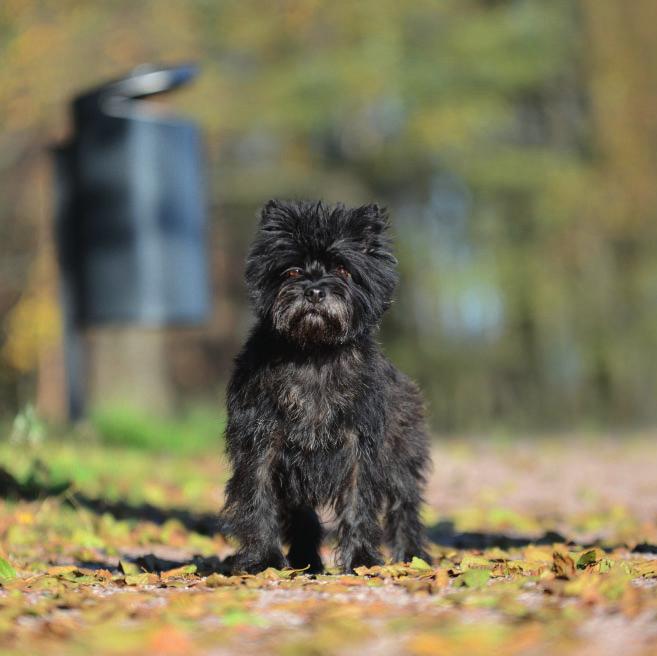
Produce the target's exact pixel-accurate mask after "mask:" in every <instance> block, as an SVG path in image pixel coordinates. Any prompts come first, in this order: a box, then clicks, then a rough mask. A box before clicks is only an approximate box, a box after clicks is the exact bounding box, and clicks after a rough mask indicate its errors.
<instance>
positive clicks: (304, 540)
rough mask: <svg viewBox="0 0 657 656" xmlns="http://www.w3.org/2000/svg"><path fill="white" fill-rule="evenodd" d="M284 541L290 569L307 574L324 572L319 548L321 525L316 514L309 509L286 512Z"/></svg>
mask: <svg viewBox="0 0 657 656" xmlns="http://www.w3.org/2000/svg"><path fill="white" fill-rule="evenodd" d="M284 540H285V542H287V543H288V544H289V545H290V551H289V552H288V554H287V559H288V562H289V563H290V567H293V568H294V569H303V568H304V567H308V569H307V570H306V571H307V572H308V573H309V574H318V573H320V572H323V571H324V565H323V564H322V558H321V556H320V555H319V547H320V544H321V542H322V525H321V523H320V521H319V517H318V516H317V513H316V512H315V511H314V510H313V509H312V508H309V507H301V508H294V509H291V510H289V511H288V512H287V517H286V518H285V526H284Z"/></svg>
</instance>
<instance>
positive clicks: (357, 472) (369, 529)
mask: <svg viewBox="0 0 657 656" xmlns="http://www.w3.org/2000/svg"><path fill="white" fill-rule="evenodd" d="M369 466H370V467H371V466H372V465H371V462H370V465H369ZM380 507H381V495H380V491H379V489H378V486H377V485H376V484H375V483H374V481H373V480H372V477H371V476H370V475H369V472H368V471H367V468H366V467H365V465H364V464H363V462H359V461H358V459H356V460H355V462H354V464H353V468H352V471H351V472H350V476H349V481H348V484H347V485H346V486H345V489H344V492H343V494H342V495H341V497H340V499H339V502H338V504H337V513H338V554H337V555H338V563H339V564H340V566H341V567H342V568H343V569H344V571H345V572H346V573H351V572H353V570H354V568H355V567H360V566H363V565H364V566H365V567H372V566H373V565H380V564H381V563H382V562H383V560H382V558H381V552H380V550H379V549H380V545H381V527H380V525H379V521H378V515H379V509H380Z"/></svg>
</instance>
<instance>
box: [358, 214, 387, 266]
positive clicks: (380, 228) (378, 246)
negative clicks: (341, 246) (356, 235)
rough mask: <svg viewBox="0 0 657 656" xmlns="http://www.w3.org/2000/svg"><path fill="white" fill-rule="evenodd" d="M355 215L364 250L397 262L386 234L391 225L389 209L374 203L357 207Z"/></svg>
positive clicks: (374, 255)
mask: <svg viewBox="0 0 657 656" xmlns="http://www.w3.org/2000/svg"><path fill="white" fill-rule="evenodd" d="M355 215H356V217H357V224H359V229H360V231H361V234H362V235H363V241H364V249H363V250H364V252H365V253H367V254H368V255H372V256H373V257H378V258H381V259H384V260H388V261H389V262H391V263H392V264H397V259H396V258H395V256H394V255H393V254H392V249H391V247H390V239H389V238H388V236H387V234H386V233H387V231H388V228H389V226H390V220H389V218H388V210H387V209H386V208H385V207H381V206H380V205H378V204H377V203H372V204H370V205H362V206H361V207H359V208H357V209H356V210H355Z"/></svg>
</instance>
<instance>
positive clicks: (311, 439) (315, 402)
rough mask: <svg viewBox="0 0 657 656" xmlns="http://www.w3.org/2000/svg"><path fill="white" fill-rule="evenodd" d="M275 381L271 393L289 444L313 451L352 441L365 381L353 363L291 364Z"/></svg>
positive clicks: (279, 373)
mask: <svg viewBox="0 0 657 656" xmlns="http://www.w3.org/2000/svg"><path fill="white" fill-rule="evenodd" d="M273 380H274V385H273V386H272V389H271V390H270V393H272V395H273V397H274V398H273V400H274V403H275V404H276V407H277V409H278V411H279V413H280V416H281V418H282V419H283V424H284V425H283V426H282V428H283V433H284V435H285V436H286V441H287V442H288V443H289V444H291V445H294V446H298V447H301V448H303V449H308V450H312V449H316V448H321V447H324V446H337V445H340V444H343V443H345V441H347V440H348V438H349V434H350V433H351V432H353V430H352V423H353V417H354V414H355V413H354V410H355V408H356V407H357V405H358V403H359V400H360V398H361V396H362V393H363V382H362V380H360V379H359V377H358V375H357V374H356V372H355V371H354V369H353V366H350V363H349V362H341V361H330V362H323V363H315V362H308V363H301V364H299V363H294V364H288V365H286V366H282V367H280V368H279V369H278V370H277V372H276V375H275V376H274V377H273Z"/></svg>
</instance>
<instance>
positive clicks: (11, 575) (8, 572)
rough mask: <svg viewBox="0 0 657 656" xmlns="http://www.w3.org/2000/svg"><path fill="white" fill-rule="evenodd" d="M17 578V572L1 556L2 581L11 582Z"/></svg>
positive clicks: (0, 576) (0, 575)
mask: <svg viewBox="0 0 657 656" xmlns="http://www.w3.org/2000/svg"><path fill="white" fill-rule="evenodd" d="M15 578H16V570H15V569H14V568H13V567H12V566H11V565H10V564H9V562H8V561H6V560H5V559H4V558H2V557H1V556H0V580H2V581H10V580H11V579H15Z"/></svg>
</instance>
